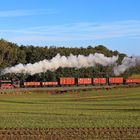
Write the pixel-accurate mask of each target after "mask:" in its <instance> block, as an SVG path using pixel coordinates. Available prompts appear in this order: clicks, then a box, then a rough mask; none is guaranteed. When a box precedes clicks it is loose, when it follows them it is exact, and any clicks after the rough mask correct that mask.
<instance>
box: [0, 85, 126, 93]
mask: <svg viewBox="0 0 140 140" xmlns="http://www.w3.org/2000/svg"><path fill="white" fill-rule="evenodd" d="M117 87H122V85H121V86H120V85H112V86H107V85H106V86H69V87H68V86H66V87H34V88H9V89H0V93H2V92H6V93H7V92H22V91H37V92H38V91H48V92H56V93H57V92H68V91H74V90H75V91H76V90H90V89H112V88H117ZM123 87H124V86H123Z"/></svg>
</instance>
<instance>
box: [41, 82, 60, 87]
mask: <svg viewBox="0 0 140 140" xmlns="http://www.w3.org/2000/svg"><path fill="white" fill-rule="evenodd" d="M57 85H58V82H42V86H43V87H45V86H48V87H52V86H57Z"/></svg>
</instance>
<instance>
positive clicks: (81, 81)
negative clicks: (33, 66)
mask: <svg viewBox="0 0 140 140" xmlns="http://www.w3.org/2000/svg"><path fill="white" fill-rule="evenodd" d="M121 84H122V85H123V84H125V85H128V84H139V85H140V78H127V79H125V78H123V77H109V78H73V77H61V78H59V79H58V80H57V81H44V82H36V81H30V82H27V81H26V82H21V81H18V80H0V88H1V89H3V88H5V89H7V88H9V89H10V88H29V87H57V86H80V85H83V86H87V85H93V86H97V85H100V86H103V85H121Z"/></svg>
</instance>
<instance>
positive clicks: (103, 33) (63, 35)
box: [0, 20, 140, 43]
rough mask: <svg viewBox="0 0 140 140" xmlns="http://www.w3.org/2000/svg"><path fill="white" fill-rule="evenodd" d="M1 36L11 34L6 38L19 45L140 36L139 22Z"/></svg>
mask: <svg viewBox="0 0 140 140" xmlns="http://www.w3.org/2000/svg"><path fill="white" fill-rule="evenodd" d="M0 32H1V33H2V34H4V33H5V34H7V33H8V34H9V35H10V34H11V37H10V38H8V39H10V40H12V41H15V42H18V43H21V42H24V43H28V42H45V41H50V42H51V41H52V42H55V41H57V42H58V41H80V40H96V39H109V38H120V37H133V38H134V37H138V36H140V20H130V21H119V22H112V23H102V24H98V23H87V22H83V23H73V24H65V25H49V26H40V27H32V28H26V29H11V30H0Z"/></svg>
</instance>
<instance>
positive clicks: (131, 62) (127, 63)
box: [114, 57, 140, 76]
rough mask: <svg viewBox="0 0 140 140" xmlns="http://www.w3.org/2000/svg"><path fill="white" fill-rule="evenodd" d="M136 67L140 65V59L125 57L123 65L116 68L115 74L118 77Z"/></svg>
mask: <svg viewBox="0 0 140 140" xmlns="http://www.w3.org/2000/svg"><path fill="white" fill-rule="evenodd" d="M136 65H140V57H124V59H123V60H122V64H121V65H116V66H115V67H114V74H115V75H116V76H118V75H120V74H122V73H124V72H125V71H126V70H127V69H129V68H131V67H134V66H136Z"/></svg>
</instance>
